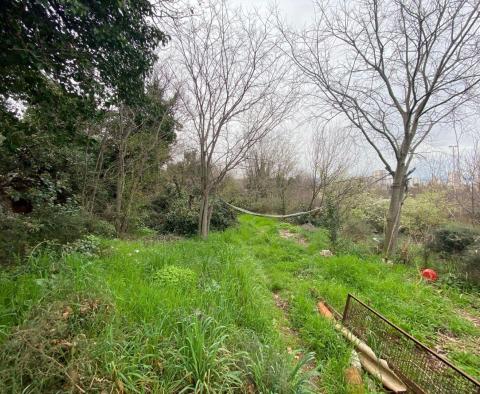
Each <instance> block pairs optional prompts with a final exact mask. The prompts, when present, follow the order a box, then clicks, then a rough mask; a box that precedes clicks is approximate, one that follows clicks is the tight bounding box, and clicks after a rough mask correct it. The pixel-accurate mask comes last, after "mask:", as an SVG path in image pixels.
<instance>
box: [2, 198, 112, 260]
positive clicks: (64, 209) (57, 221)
mask: <svg viewBox="0 0 480 394" xmlns="http://www.w3.org/2000/svg"><path fill="white" fill-rule="evenodd" d="M87 234H98V235H103V236H112V235H113V234H114V229H113V226H112V225H110V224H108V223H106V222H104V221H102V220H99V219H98V218H96V217H94V216H92V215H89V214H86V213H85V212H84V211H82V210H81V209H80V208H79V207H78V206H75V205H72V204H69V205H45V206H43V207H41V208H40V207H39V208H38V209H36V210H35V211H34V212H32V213H31V214H30V215H25V214H15V213H5V212H4V213H0V265H1V264H2V263H3V264H5V263H10V262H12V261H13V260H14V259H15V258H23V257H25V255H27V254H28V253H30V252H31V251H32V249H33V248H34V247H35V246H36V245H38V244H40V243H43V242H46V241H48V243H49V244H51V245H54V246H55V247H59V246H60V245H61V244H66V243H69V242H73V241H75V240H77V239H79V238H81V237H83V236H84V235H87Z"/></svg>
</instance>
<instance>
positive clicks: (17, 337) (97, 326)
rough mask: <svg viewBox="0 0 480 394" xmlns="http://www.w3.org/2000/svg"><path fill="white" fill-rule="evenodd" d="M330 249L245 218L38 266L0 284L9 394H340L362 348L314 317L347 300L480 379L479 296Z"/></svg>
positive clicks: (1, 349)
mask: <svg viewBox="0 0 480 394" xmlns="http://www.w3.org/2000/svg"><path fill="white" fill-rule="evenodd" d="M328 247H329V241H328V237H327V234H326V232H325V231H324V230H321V229H316V230H309V229H305V228H302V227H297V226H293V225H290V224H287V223H281V222H277V221H275V220H270V219H263V218H252V217H247V216H242V217H240V218H239V224H238V225H237V226H236V227H233V228H230V229H228V230H226V231H225V232H214V233H212V235H211V236H210V237H209V238H208V240H200V239H185V240H184V239H178V240H171V241H161V240H155V239H153V238H148V237H145V238H143V239H141V240H132V241H128V240H118V239H114V240H107V239H97V238H94V237H90V238H87V239H86V240H84V241H83V242H82V243H78V244H77V246H76V247H75V248H73V247H72V250H71V251H69V252H68V253H67V252H64V253H63V255H59V254H58V252H55V253H54V252H51V253H48V252H41V253H40V252H38V253H34V254H33V256H32V257H30V258H29V260H28V264H25V265H22V266H17V267H15V268H11V269H10V270H4V271H2V272H1V273H0V387H2V388H3V389H2V390H6V391H2V392H6V393H19V392H28V393H50V392H120V393H121V392H156V393H158V392H160V393H161V392H164V393H173V392H194V391H196V392H204V393H208V392H210V393H221V392H227V393H228V392H245V393H254V392H258V393H293V392H297V393H301V392H309V391H318V390H320V391H321V392H327V393H342V392H345V390H346V387H345V382H344V375H343V371H344V368H345V367H346V365H347V364H348V361H349V357H350V353H351V348H350V345H349V344H348V343H347V342H345V340H344V339H343V338H342V337H341V336H339V335H338V334H337V333H336V331H335V330H334V329H333V327H332V325H331V323H330V322H328V321H325V320H323V319H322V318H321V317H319V316H318V314H317V313H316V310H315V304H316V301H317V300H318V299H319V298H324V299H326V300H327V301H328V302H329V303H331V304H332V305H333V306H334V307H335V308H337V309H338V310H342V309H343V305H344V303H345V299H346V295H347V293H349V292H350V293H353V294H355V295H357V296H359V297H360V298H361V299H362V300H364V301H366V302H368V303H369V304H370V305H372V306H373V307H374V308H376V309H377V310H379V311H380V312H381V313H383V314H385V315H386V316H387V317H388V318H389V319H391V320H392V321H393V322H395V323H397V324H398V325H400V326H401V327H402V328H404V329H406V330H407V331H408V332H410V333H412V334H413V335H415V336H417V337H418V338H419V339H420V340H422V341H424V342H426V343H427V344H428V345H430V346H432V347H434V348H436V349H437V350H438V351H440V352H441V353H443V354H445V355H447V357H448V358H449V359H451V360H452V361H454V362H455V363H456V365H458V366H459V367H460V368H462V369H463V370H465V371H466V372H468V373H470V374H472V375H474V376H476V377H477V378H478V377H480V354H479V350H478V349H479V348H480V347H479V346H478V345H479V343H478V339H479V337H480V327H479V326H478V320H479V315H480V313H479V311H478V309H474V308H475V307H476V308H478V295H475V294H473V293H470V294H462V293H460V291H459V290H457V289H456V288H455V287H447V286H443V285H442V284H441V282H440V283H439V284H437V285H430V284H426V283H424V282H423V281H421V280H420V277H419V275H418V272H417V270H416V269H415V268H413V267H411V266H404V265H398V264H396V265H386V264H384V263H382V262H381V261H380V258H379V257H372V256H365V255H362V254H361V253H360V252H359V251H356V250H354V249H351V250H350V251H349V252H347V250H346V249H345V250H344V251H343V252H342V250H339V252H338V253H337V255H336V256H333V257H322V256H320V255H319V250H320V249H324V248H328ZM368 381H369V379H368V378H367V382H368ZM377 389H378V386H377V385H376V384H375V382H373V381H370V383H369V386H368V390H369V391H376V390H377Z"/></svg>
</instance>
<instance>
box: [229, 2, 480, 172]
mask: <svg viewBox="0 0 480 394" xmlns="http://www.w3.org/2000/svg"><path fill="white" fill-rule="evenodd" d="M351 1H355V0H351ZM227 3H228V4H231V5H232V6H233V7H236V6H241V7H242V8H244V9H249V8H256V9H259V10H260V11H261V10H267V9H268V8H270V7H272V5H273V4H275V5H276V6H277V7H278V9H279V10H280V12H281V13H282V14H283V17H284V19H285V20H286V21H287V23H288V24H290V25H292V26H293V27H296V28H299V29H301V28H302V27H303V26H305V25H309V24H310V22H311V20H312V17H313V12H314V6H313V0H275V1H272V0H227ZM298 118H302V114H298ZM299 121H301V119H299ZM478 124H479V120H478V117H477V118H475V119H471V120H469V121H468V122H467V123H465V126H464V127H463V130H462V129H461V128H460V127H459V126H458V127H457V129H456V130H454V129H453V128H451V127H450V126H448V127H437V130H436V131H435V132H433V133H432V134H431V136H430V137H429V138H428V140H426V141H425V143H424V144H423V146H421V147H420V149H419V150H418V151H419V152H420V153H422V155H423V156H424V157H426V158H428V157H429V155H430V154H431V153H430V152H437V153H439V152H440V153H442V152H443V154H447V155H448V157H450V155H451V152H452V149H451V145H455V144H456V143H457V139H456V135H461V134H465V131H468V132H470V133H471V132H472V130H476V129H477V128H478ZM287 128H288V129H289V130H287V132H288V133H289V134H290V135H291V136H292V140H293V142H294V143H295V144H296V145H297V149H298V153H299V158H300V157H302V156H303V157H305V155H306V152H304V150H305V149H306V148H305V147H306V146H308V143H307V142H308V139H309V135H310V133H311V130H312V126H311V125H308V124H307V125H303V126H298V125H296V124H295V121H293V122H291V123H290V124H288V125H287ZM455 131H456V132H455ZM479 131H480V130H477V132H479ZM360 143H361V145H362V148H361V152H362V160H361V163H359V168H360V169H361V170H363V171H366V172H371V171H373V170H376V169H382V168H383V167H384V166H383V165H382V163H381V162H380V160H379V159H378V157H377V156H376V154H375V152H374V151H373V149H372V148H371V147H369V146H368V144H366V142H365V141H363V140H362V139H360ZM459 143H460V150H465V149H468V148H469V146H470V145H471V137H469V136H464V137H463V138H462V139H461V140H460V141H459ZM300 160H302V161H305V158H303V159H300ZM424 160H425V159H424ZM302 165H305V162H304V163H299V166H302ZM414 166H415V167H416V168H417V171H416V174H414V175H413V176H416V177H420V178H424V177H425V176H426V175H427V170H426V168H427V166H426V164H425V163H422V161H417V163H414ZM363 171H362V172H363Z"/></svg>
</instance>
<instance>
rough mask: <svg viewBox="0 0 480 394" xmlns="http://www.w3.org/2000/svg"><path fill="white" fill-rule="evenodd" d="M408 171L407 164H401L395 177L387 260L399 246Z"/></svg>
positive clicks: (386, 233)
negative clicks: (399, 231)
mask: <svg viewBox="0 0 480 394" xmlns="http://www.w3.org/2000/svg"><path fill="white" fill-rule="evenodd" d="M406 171H407V168H406V166H405V164H403V163H399V164H398V165H397V168H396V170H395V174H394V176H393V184H392V196H391V198H390V205H389V208H388V213H387V223H386V227H385V241H384V244H383V255H384V257H385V258H386V259H388V258H389V257H390V256H391V254H392V253H393V251H394V250H395V247H396V244H397V239H398V229H399V225H400V214H401V210H402V205H403V200H404V197H405V192H406V190H407V176H406Z"/></svg>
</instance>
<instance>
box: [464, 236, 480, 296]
mask: <svg viewBox="0 0 480 394" xmlns="http://www.w3.org/2000/svg"><path fill="white" fill-rule="evenodd" d="M462 261H463V267H462V268H461V270H462V273H463V274H464V275H465V279H466V281H467V282H469V283H472V284H474V285H477V286H479V287H480V245H478V244H474V245H471V247H470V248H468V250H467V251H466V253H465V255H464V256H463V258H462Z"/></svg>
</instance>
